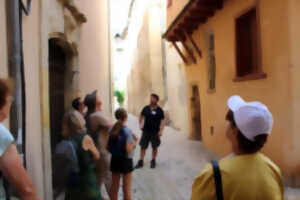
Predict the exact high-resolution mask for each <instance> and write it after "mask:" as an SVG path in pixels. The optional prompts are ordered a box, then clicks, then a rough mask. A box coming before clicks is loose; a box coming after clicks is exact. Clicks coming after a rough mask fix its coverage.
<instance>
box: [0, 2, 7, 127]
mask: <svg viewBox="0 0 300 200" xmlns="http://www.w3.org/2000/svg"><path fill="white" fill-rule="evenodd" d="M5 6H6V5H5V1H1V2H0V45H1V48H0V78H6V77H7V76H8V58H7V33H6V11H5ZM4 124H5V125H6V126H7V127H8V125H9V121H8V120H6V121H5V122H4Z"/></svg>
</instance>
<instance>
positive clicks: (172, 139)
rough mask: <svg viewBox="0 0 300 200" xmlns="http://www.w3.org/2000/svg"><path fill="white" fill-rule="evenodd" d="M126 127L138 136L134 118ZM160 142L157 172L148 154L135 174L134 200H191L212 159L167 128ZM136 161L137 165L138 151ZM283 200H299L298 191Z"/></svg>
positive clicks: (199, 148) (200, 146)
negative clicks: (194, 188) (193, 186)
mask: <svg viewBox="0 0 300 200" xmlns="http://www.w3.org/2000/svg"><path fill="white" fill-rule="evenodd" d="M128 125H129V127H130V128H131V129H132V130H133V131H134V133H136V134H140V131H139V130H138V122H137V118H136V117H134V116H130V119H129V122H128ZM162 142H163V144H162V146H161V149H160V154H159V158H158V166H157V168H156V169H155V170H152V169H150V159H151V152H150V151H149V152H147V156H146V160H145V161H146V162H145V166H144V168H143V169H140V170H135V171H134V184H133V200H188V199H190V196H191V186H192V183H193V180H194V178H195V176H197V175H198V174H199V172H200V171H201V169H202V168H203V167H204V165H205V164H206V163H207V162H209V161H210V160H211V159H214V158H215V155H214V154H213V153H212V152H209V151H208V150H206V149H205V148H204V147H203V145H202V144H201V143H200V142H196V141H191V140H188V139H187V138H186V136H185V135H184V134H181V133H180V132H178V131H176V130H174V129H172V128H169V127H167V128H166V129H165V132H164V136H163V138H162ZM135 157H136V158H135V161H137V160H138V157H139V150H138V149H137V151H136V153H135ZM120 191H121V190H120ZM121 196H122V194H121V192H120V197H121ZM120 199H122V198H120ZM285 199H286V200H299V199H300V190H299V189H298V190H297V189H291V188H287V189H286V198H285Z"/></svg>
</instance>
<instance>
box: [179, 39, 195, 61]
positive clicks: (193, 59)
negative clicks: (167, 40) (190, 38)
mask: <svg viewBox="0 0 300 200" xmlns="http://www.w3.org/2000/svg"><path fill="white" fill-rule="evenodd" d="M181 43H182V45H183V47H184V48H185V50H186V51H187V52H188V54H189V55H190V56H191V58H192V61H193V63H194V64H196V63H197V60H196V58H195V56H194V54H193V51H192V50H191V49H190V48H189V47H188V46H187V45H186V43H185V42H184V41H181Z"/></svg>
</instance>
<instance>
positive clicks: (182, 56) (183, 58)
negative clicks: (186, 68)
mask: <svg viewBox="0 0 300 200" xmlns="http://www.w3.org/2000/svg"><path fill="white" fill-rule="evenodd" d="M172 44H173V46H174V47H175V49H176V51H177V52H178V54H179V55H180V57H181V58H182V60H183V62H184V63H186V64H187V59H186V58H185V57H184V55H183V53H182V52H181V51H180V49H179V47H178V45H177V44H176V42H175V41H172Z"/></svg>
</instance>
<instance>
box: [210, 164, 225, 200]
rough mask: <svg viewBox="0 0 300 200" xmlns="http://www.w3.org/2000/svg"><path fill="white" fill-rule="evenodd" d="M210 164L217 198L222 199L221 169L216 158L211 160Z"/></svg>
mask: <svg viewBox="0 0 300 200" xmlns="http://www.w3.org/2000/svg"><path fill="white" fill-rule="evenodd" d="M211 164H212V166H213V170H214V179H215V185H216V195H217V200H224V197H223V185H222V175H221V170H220V167H219V163H218V161H216V160H212V161H211Z"/></svg>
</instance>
